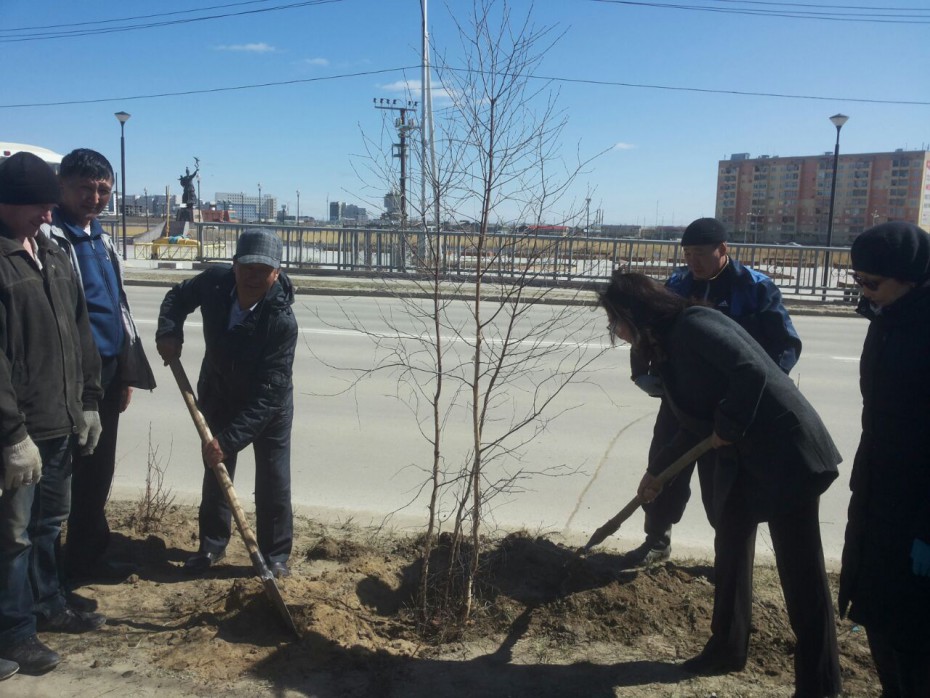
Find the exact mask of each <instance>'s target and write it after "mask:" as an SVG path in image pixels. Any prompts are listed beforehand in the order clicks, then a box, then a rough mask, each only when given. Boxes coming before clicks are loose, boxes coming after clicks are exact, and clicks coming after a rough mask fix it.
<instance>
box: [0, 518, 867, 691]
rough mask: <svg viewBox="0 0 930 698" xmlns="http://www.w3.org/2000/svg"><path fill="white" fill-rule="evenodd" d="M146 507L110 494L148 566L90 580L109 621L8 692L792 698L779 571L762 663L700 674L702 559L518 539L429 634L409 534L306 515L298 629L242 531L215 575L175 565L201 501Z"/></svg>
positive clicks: (294, 580)
mask: <svg viewBox="0 0 930 698" xmlns="http://www.w3.org/2000/svg"><path fill="white" fill-rule="evenodd" d="M133 509H134V505H133V504H131V503H125V502H124V503H111V505H110V518H111V522H112V523H113V524H114V545H113V548H114V553H115V554H116V555H118V556H120V557H123V558H128V559H132V560H133V561H135V562H136V563H138V565H139V573H138V574H136V575H133V576H132V577H130V578H129V579H128V580H126V581H125V582H123V583H120V584H92V585H89V586H86V587H83V588H81V589H79V590H78V594H79V595H80V596H82V597H84V598H85V599H88V600H89V601H90V602H91V603H92V604H93V603H96V604H97V605H98V607H99V610H100V611H101V612H103V613H105V614H106V615H107V616H108V618H109V622H108V624H107V626H105V628H103V629H102V630H101V631H100V632H98V633H94V634H92V635H87V636H65V635H48V636H45V637H44V639H45V640H46V642H47V643H48V644H49V645H51V646H52V647H54V648H55V649H57V650H59V651H61V652H62V654H63V655H65V657H66V662H65V663H63V664H62V666H60V667H59V668H58V669H57V670H55V671H54V672H52V673H51V674H49V675H47V676H46V677H38V678H32V677H14V679H11V680H10V681H8V682H4V684H3V685H0V694H3V692H4V691H6V690H14V691H15V693H16V695H20V696H28V695H53V694H54V695H58V696H67V695H75V696H76V695H100V694H101V693H102V692H103V691H104V690H113V691H115V693H114V695H117V694H121V695H159V696H181V695H184V696H200V695H204V696H206V695H215V694H216V693H217V692H222V693H226V694H229V695H237V696H251V695H256V696H257V695H268V694H269V693H273V694H274V695H278V696H311V695H312V696H321V697H324V698H325V697H329V696H333V697H335V696H340V697H343V698H344V697H349V698H352V697H356V696H358V697H362V696H366V697H367V696H404V697H405V698H406V697H412V698H418V697H420V696H424V697H425V696H534V698H535V697H537V696H565V695H575V696H596V697H597V696H643V697H645V696H681V697H684V696H702V697H707V696H719V697H721V698H722V696H744V697H745V696H757V697H760V698H763V697H769V696H786V697H787V696H790V695H792V688H791V687H792V676H793V669H792V656H791V653H792V651H793V644H794V642H793V636H792V634H791V631H790V628H789V626H788V622H787V617H786V615H785V611H784V603H783V601H782V598H781V591H780V588H779V586H778V579H777V574H776V573H775V571H774V570H773V569H771V568H768V567H759V568H758V569H757V574H756V582H755V601H754V608H753V618H754V633H753V639H752V648H751V658H750V662H749V666H748V667H747V669H746V670H745V671H743V672H741V673H739V674H731V675H728V676H722V677H713V678H695V677H692V676H690V675H689V674H686V673H684V672H683V671H681V670H680V669H679V668H678V667H677V664H678V663H679V662H680V661H681V660H683V659H685V658H687V657H690V656H692V655H693V654H695V653H697V652H698V651H699V650H700V649H701V647H702V646H703V644H704V642H705V640H706V639H707V637H708V636H709V632H710V631H709V625H710V617H711V609H712V606H713V582H712V568H711V567H710V565H709V562H707V561H693V560H675V561H673V562H669V563H666V564H664V565H661V566H658V567H655V568H652V569H649V570H645V571H638V572H623V571H621V570H619V569H617V556H616V555H614V554H610V553H603V552H599V553H595V554H593V555H590V556H589V557H588V558H586V559H585V560H581V561H579V560H576V559H575V558H574V556H573V551H572V550H569V549H567V548H565V547H563V546H561V545H558V544H557V543H556V542H553V541H552V540H548V539H545V538H539V537H533V536H530V535H527V534H513V535H510V536H508V537H506V538H504V539H502V540H500V541H498V542H497V543H496V544H495V545H494V546H493V549H492V551H491V552H490V553H489V554H488V555H487V557H486V559H485V560H484V564H485V569H486V571H487V574H486V576H485V580H486V581H485V583H484V585H483V586H482V588H481V589H479V599H480V602H479V603H478V604H477V607H476V612H475V616H474V619H473V621H472V622H471V623H470V624H469V625H468V626H467V627H465V628H464V629H461V631H457V632H454V633H451V632H450V633H446V634H445V635H442V638H443V640H444V641H443V642H437V641H435V639H430V640H426V639H424V638H423V637H422V636H420V635H418V634H417V632H416V627H415V623H414V616H413V614H412V613H411V611H410V606H411V603H412V599H413V589H414V588H415V584H416V580H417V563H416V547H415V544H414V542H413V541H412V540H410V539H406V538H402V537H396V536H389V535H385V534H378V533H375V532H372V531H368V530H365V529H360V528H355V527H352V526H335V527H333V526H324V525H322V524H320V523H317V522H314V521H309V520H306V519H298V520H297V521H296V522H295V526H296V531H295V533H296V535H295V549H294V554H293V557H292V559H291V563H292V570H293V574H292V576H291V577H289V578H286V579H282V580H279V581H278V586H279V588H280V590H281V593H282V595H283V596H284V599H285V601H286V603H287V605H288V608H289V610H290V612H291V615H292V616H293V618H294V620H295V622H296V624H297V625H298V627H299V628H300V629H301V630H302V634H303V637H302V639H300V640H295V639H293V638H292V637H290V636H289V634H288V632H287V631H286V629H285V626H284V624H283V623H282V622H281V619H280V618H279V616H278V614H277V612H276V611H275V609H274V608H273V606H272V605H271V604H270V603H269V601H268V599H267V598H266V597H265V594H264V590H263V588H262V585H261V583H260V582H259V581H258V580H257V579H256V578H255V577H254V576H253V575H252V568H251V565H250V563H249V560H248V557H247V555H246V553H245V550H244V547H243V546H242V545H241V542H239V541H238V540H234V542H233V543H232V544H231V545H230V548H229V550H228V554H227V557H226V559H225V560H224V561H223V562H222V563H221V564H220V565H218V566H217V567H216V568H215V569H214V570H211V571H210V573H209V574H207V575H206V576H205V577H201V578H191V577H189V576H187V575H185V574H184V572H183V571H182V570H181V569H180V565H181V563H182V562H183V560H184V559H185V558H186V556H187V555H188V554H190V552H191V551H192V550H194V549H196V511H195V510H194V509H192V508H189V507H172V509H171V511H170V512H169V514H168V517H167V519H166V521H165V522H164V526H163V527H162V529H161V531H160V532H158V533H155V534H152V535H148V536H143V535H139V534H137V533H135V532H134V531H133V529H132V526H131V521H132V513H133ZM832 581H834V582H835V580H832ZM838 631H839V636H840V643H841V655H842V656H841V660H842V667H843V672H844V680H845V688H846V695H848V696H856V697H862V696H877V695H879V693H880V691H879V689H878V683H877V679H876V678H875V675H874V673H873V670H872V668H871V662H870V659H869V655H868V649H867V646H866V641H865V637H864V633H862V632H859V631H858V630H857V629H856V628H854V626H852V625H850V624H849V623H846V622H841V623H840V624H839V627H838ZM14 682H20V683H19V684H17V685H14ZM30 691H31V692H30ZM149 691H151V692H149Z"/></svg>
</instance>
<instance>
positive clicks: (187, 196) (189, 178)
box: [178, 158, 200, 222]
mask: <svg viewBox="0 0 930 698" xmlns="http://www.w3.org/2000/svg"><path fill="white" fill-rule="evenodd" d="M194 160H197V158H194ZM198 172H200V166H199V164H198V165H197V166H196V167H194V171H193V173H191V168H189V167H185V168H184V174H182V175H181V176H180V177H178V181H179V182H180V183H181V189H182V190H183V193H182V194H181V203H182V204H183V206H182V207H181V208H179V209H178V220H179V221H190V222H193V221H194V206H195V204H196V203H197V190H196V189H194V178H195V177H196V176H197V173H198Z"/></svg>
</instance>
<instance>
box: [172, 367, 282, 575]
mask: <svg viewBox="0 0 930 698" xmlns="http://www.w3.org/2000/svg"><path fill="white" fill-rule="evenodd" d="M168 365H169V366H170V367H171V372H172V373H173V374H174V379H175V380H176V381H177V382H178V388H180V389H181V394H182V395H183V396H184V404H186V405H187V411H188V412H190V413H191V417H192V418H193V420H194V425H195V426H196V427H197V433H198V434H200V440H201V441H202V442H203V443H204V444H208V443H210V442H211V441H213V434H212V433H211V432H210V427H209V426H207V420H206V419H204V416H203V414H202V413H201V412H200V408H198V407H197V400H196V399H195V398H194V389H193V388H192V387H191V382H190V381H189V380H188V379H187V374H186V373H185V372H184V366H182V365H181V360H180V359H172V360H171V361H170V362H169V364H168ZM212 469H213V472H214V474H215V475H216V479H217V480H219V483H220V489H222V490H223V496H224V497H225V498H226V503H227V504H228V505H229V508H230V509H232V515H233V519H235V521H236V527H237V528H238V529H239V533H240V534H241V535H242V540H243V541H244V542H245V547H246V550H248V551H249V556H250V557H251V558H252V561H253V564H256V560H261V563H262V566H265V563H264V560H263V559H262V556H261V554H260V553H259V550H258V540H257V539H256V538H255V534H254V533H253V532H252V528H251V527H250V526H249V522H248V521H247V520H246V518H245V512H244V511H243V510H242V506H241V505H240V504H239V498H238V497H237V496H236V490H235V489H234V488H233V483H232V480H231V479H230V477H229V471H227V470H226V466H225V465H224V464H223V463H218V464H217V465H215V466H213V467H212ZM265 573H266V574H267V569H266V571H265Z"/></svg>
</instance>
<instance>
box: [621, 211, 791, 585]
mask: <svg viewBox="0 0 930 698" xmlns="http://www.w3.org/2000/svg"><path fill="white" fill-rule="evenodd" d="M681 247H682V250H683V252H684V258H685V263H686V265H687V266H686V267H683V268H681V269H679V270H678V271H676V272H675V273H674V274H672V276H671V277H670V278H669V279H668V281H666V283H665V285H666V286H667V287H668V288H669V289H671V290H672V291H674V292H675V293H677V294H678V295H680V296H683V297H685V298H692V299H695V300H699V301H703V302H704V303H706V304H707V305H709V306H710V307H712V308H714V309H716V310H719V311H720V312H721V313H723V314H724V315H727V316H729V317H731V318H732V319H733V320H735V321H736V322H738V323H739V324H740V325H741V326H742V327H743V329H745V330H746V331H747V332H748V333H749V334H750V335H751V336H752V338H753V339H755V340H756V341H757V342H758V343H759V344H760V345H761V346H762V348H763V349H764V350H765V352H766V353H767V354H768V355H769V356H770V357H771V359H772V361H774V362H775V363H776V364H778V366H779V368H781V370H782V371H784V372H785V373H788V372H790V371H791V369H792V368H793V367H794V365H795V364H796V363H797V361H798V358H799V357H800V355H801V339H800V338H799V337H798V333H797V331H796V330H795V329H794V324H793V323H792V322H791V318H790V316H789V315H788V311H787V310H786V309H785V306H784V304H783V303H782V297H781V292H780V291H779V290H778V287H777V286H776V285H775V284H774V283H773V282H772V280H771V279H770V278H769V277H767V276H766V275H765V274H763V273H762V272H759V271H756V270H755V269H751V268H749V267H747V266H744V265H742V264H740V263H739V262H738V261H737V260H735V259H733V258H731V257H730V255H729V254H728V253H727V234H726V228H724V227H723V224H722V223H721V222H720V221H718V220H717V219H715V218H698V219H697V220H695V221H694V222H692V223H691V224H690V225H689V226H688V227H687V228H685V232H684V234H683V235H682V236H681ZM630 367H631V369H632V380H633V382H634V383H636V385H637V386H639V387H640V388H641V389H642V390H644V391H646V392H647V393H648V394H650V395H652V396H654V397H661V396H662V394H663V387H662V385H661V381H660V379H659V378H658V376H657V375H656V374H655V373H653V372H650V370H649V369H650V367H649V366H648V364H646V363H644V362H643V361H642V359H641V358H640V357H639V356H637V355H636V354H635V353H631V354H630ZM676 429H677V423H676V421H675V419H674V416H673V415H672V413H671V411H670V410H668V409H661V408H660V410H659V415H658V417H657V418H656V424H655V428H654V435H655V438H654V439H653V444H662V443H664V442H665V441H667V440H668V439H669V438H671V436H672V435H673V434H674V433H675V431H676ZM653 455H654V454H652V453H650V461H651V459H652V456H653ZM705 458H706V459H707V461H708V463H707V465H705V466H704V467H702V466H701V461H700V460H699V461H698V463H697V465H698V477H699V478H700V480H701V483H702V486H701V494H702V498H703V500H704V507H705V510H706V511H707V513H708V516H709V517H711V524H712V525H713V523H714V521H713V520H712V516H711V512H712V511H713V509H712V507H711V501H710V493H711V492H712V491H713V488H712V487H710V486H709V484H708V486H706V487H705V486H704V478H705V476H706V475H707V474H708V473H710V472H712V470H713V469H712V467H710V466H711V465H712V462H711V461H713V459H714V455H713V454H710V455H708V456H705ZM693 472H694V465H691V466H689V467H688V468H685V469H684V470H683V471H682V472H681V473H680V474H679V475H678V476H677V477H676V478H675V479H674V480H672V481H671V482H670V483H668V484H667V485H666V486H665V487H664V488H663V490H662V492H661V493H660V494H659V496H658V497H656V498H655V499H654V500H653V501H652V502H650V503H649V504H646V505H644V506H643V510H644V511H645V514H646V523H645V526H644V528H645V532H646V540H645V542H644V543H643V544H642V545H640V546H639V547H638V548H636V549H634V550H632V551H630V552H628V553H627V554H626V555H625V556H624V559H623V561H622V563H623V564H624V566H626V567H636V566H640V565H651V564H656V563H658V562H662V561H664V560H667V559H668V558H669V555H670V554H671V549H672V526H673V525H674V524H676V523H678V522H679V521H681V517H682V516H683V515H684V512H685V507H686V506H687V504H688V500H689V499H690V497H691V484H690V483H691V475H692V473H693Z"/></svg>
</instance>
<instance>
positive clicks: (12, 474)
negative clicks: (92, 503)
mask: <svg viewBox="0 0 930 698" xmlns="http://www.w3.org/2000/svg"><path fill="white" fill-rule="evenodd" d="M59 193H60V190H59V185H58V180H57V178H56V176H55V173H54V172H53V171H52V168H51V167H49V166H48V165H47V164H46V163H45V162H43V161H42V160H41V159H40V158H38V157H36V156H35V155H33V154H31V153H26V152H20V153H16V154H15V155H13V156H12V157H10V158H9V159H8V160H5V161H4V162H3V164H0V316H2V318H3V322H2V323H0V347H2V349H0V443H2V446H3V449H2V468H3V481H2V482H3V494H2V495H0V658H2V659H4V660H6V661H7V662H8V663H15V664H18V665H19V670H20V671H21V672H22V673H24V674H41V673H44V672H46V671H50V670H51V669H53V668H55V666H57V665H58V663H59V662H60V661H61V657H60V656H59V655H58V653H57V652H55V651H53V650H51V649H49V648H48V647H47V646H46V645H45V644H43V643H42V641H41V640H39V638H38V637H37V636H36V633H37V632H53V633H83V632H86V631H89V630H95V629H96V628H99V627H100V626H102V625H103V624H104V623H105V622H106V618H104V617H103V616H102V615H100V614H99V613H85V612H82V611H78V610H75V609H72V608H70V607H69V606H68V605H67V603H66V601H65V596H64V593H63V590H62V588H61V582H60V581H59V570H58V564H57V557H56V550H55V547H56V542H57V540H58V537H59V536H60V535H61V523H62V521H64V520H65V519H66V518H67V517H68V509H69V505H70V500H71V454H72V451H73V449H74V442H75V437H76V440H77V444H78V446H82V447H84V448H85V449H86V450H87V452H93V450H94V447H95V446H96V445H97V441H98V440H99V438H100V433H101V427H100V417H99V415H98V413H97V403H98V400H99V399H100V398H101V396H102V393H103V391H102V390H101V389H100V355H99V354H98V353H97V347H96V346H95V345H94V339H93V335H92V334H91V329H90V322H89V320H88V316H87V307H86V305H85V302H84V294H83V293H82V292H81V288H80V286H79V285H78V283H77V280H76V278H75V276H74V270H73V269H72V267H71V263H70V262H69V261H68V256H67V255H66V254H65V253H64V252H62V251H61V250H60V249H59V248H58V247H57V246H56V245H54V244H53V243H51V242H49V240H48V238H46V237H45V235H42V234H40V228H41V226H42V225H43V224H48V223H49V222H50V221H51V208H52V206H53V205H54V204H55V203H57V202H58V198H59Z"/></svg>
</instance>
